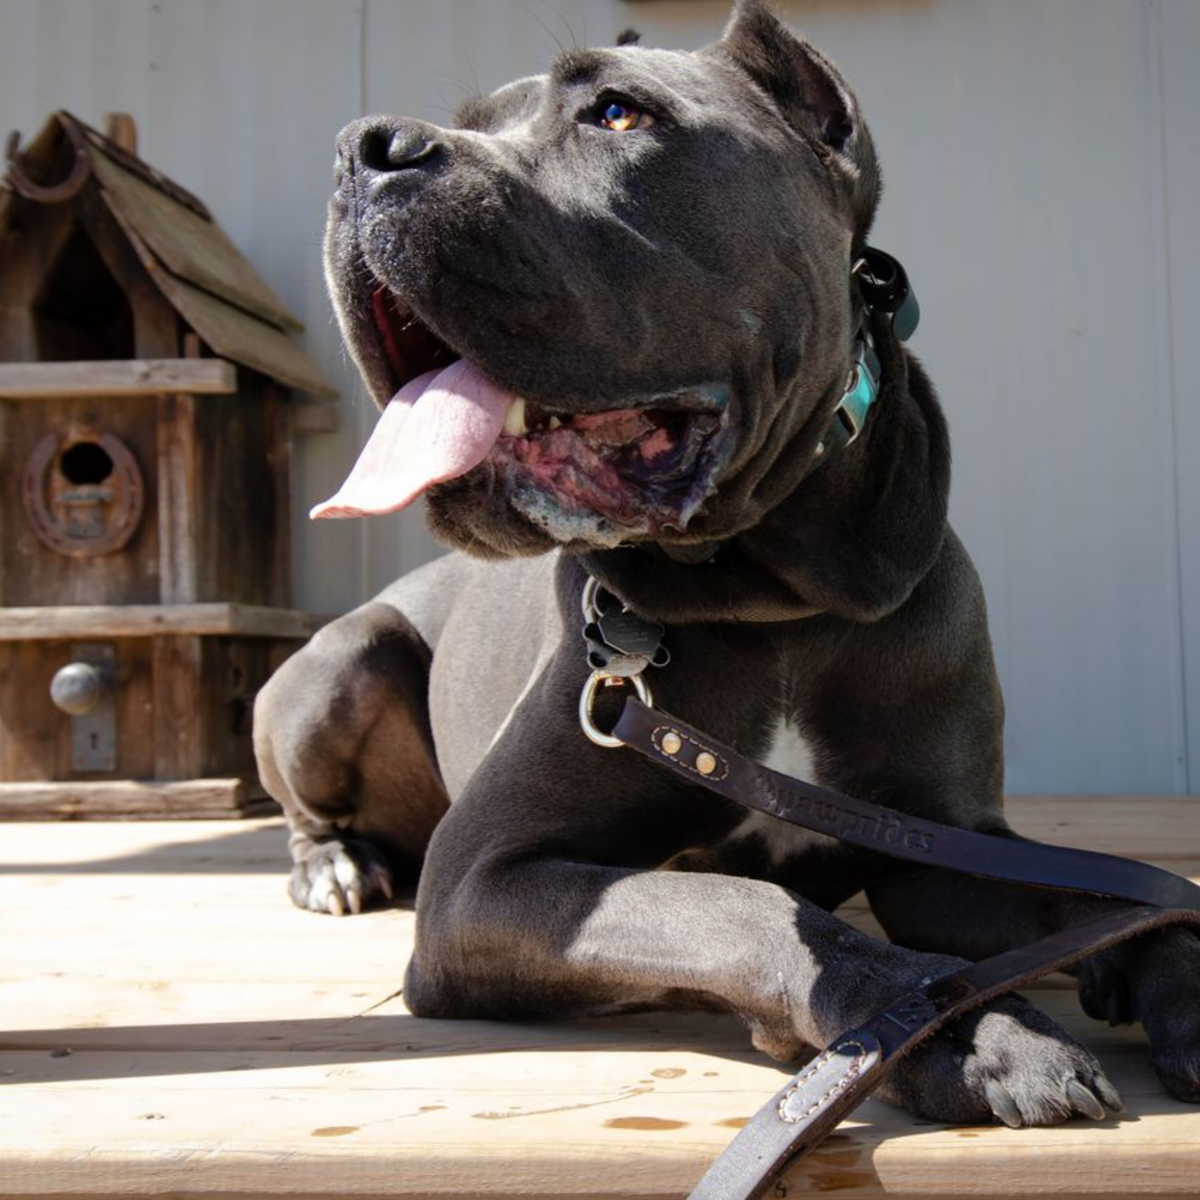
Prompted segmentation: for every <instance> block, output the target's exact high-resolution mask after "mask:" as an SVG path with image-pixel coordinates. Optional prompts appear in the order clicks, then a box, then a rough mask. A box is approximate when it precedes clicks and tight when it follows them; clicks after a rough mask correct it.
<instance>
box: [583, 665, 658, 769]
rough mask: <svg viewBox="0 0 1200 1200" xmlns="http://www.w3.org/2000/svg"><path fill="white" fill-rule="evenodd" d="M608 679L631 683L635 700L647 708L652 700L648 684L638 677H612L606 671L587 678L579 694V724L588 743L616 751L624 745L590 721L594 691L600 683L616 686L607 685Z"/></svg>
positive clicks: (651, 703)
mask: <svg viewBox="0 0 1200 1200" xmlns="http://www.w3.org/2000/svg"><path fill="white" fill-rule="evenodd" d="M610 679H612V680H617V681H618V682H620V683H621V684H630V683H632V684H633V690H634V691H635V692H636V693H637V698H638V699H639V700H640V701H641V702H642V703H643V704H645V705H646V706H647V707H650V706H652V705H653V704H654V700H653V698H652V697H651V695H650V686H649V684H647V683H646V681H645V680H644V679H643V678H642V677H641V676H640V675H612V674H610V673H609V672H608V671H593V672H592V673H591V674H590V675H589V676H588V677H587V682H586V683H585V684H584V685H583V691H582V692H580V694H579V724H580V726H581V727H582V728H583V732H584V734H585V736H586V737H587V739H588V741H590V742H594V743H595V744H596V745H597V746H603V747H604V748H605V749H606V750H618V749H620V748H621V747H622V746H623V745H625V743H624V742H623V741H621V739H620V738H615V737H613V736H612V735H611V734H608V733H603V732H602V731H601V730H599V729H597V728H596V723H595V722H594V721H593V720H592V704H593V703H594V702H595V699H596V689H597V688H598V687H599V686H600V685H601V684H602V683H603V684H605V685H606V686H616V685H615V684H609V683H608V681H609V680H610Z"/></svg>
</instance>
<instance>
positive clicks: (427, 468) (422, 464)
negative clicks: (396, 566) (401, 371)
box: [309, 359, 514, 518]
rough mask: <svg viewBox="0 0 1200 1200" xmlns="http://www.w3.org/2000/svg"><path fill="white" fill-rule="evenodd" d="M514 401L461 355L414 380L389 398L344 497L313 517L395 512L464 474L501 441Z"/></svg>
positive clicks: (330, 501) (339, 496)
mask: <svg viewBox="0 0 1200 1200" xmlns="http://www.w3.org/2000/svg"><path fill="white" fill-rule="evenodd" d="M513 399H514V397H513V394H512V393H511V392H508V391H505V390H504V389H503V388H501V387H497V385H496V384H494V383H493V382H492V381H491V380H490V379H487V378H485V376H484V375H483V374H482V373H481V372H480V371H479V369H478V368H477V367H473V366H472V365H471V364H470V363H469V362H465V361H463V360H461V359H460V360H459V361H458V362H455V363H451V364H450V366H448V367H445V368H443V369H442V370H440V371H428V372H426V374H424V375H419V376H418V377H417V378H416V379H413V380H410V381H409V382H408V383H406V384H405V385H404V386H403V387H402V388H401V389H400V390H399V391H398V392H397V393H396V394H395V396H393V397H392V399H391V400H390V401H388V405H387V407H386V408H385V409H384V410H383V415H382V416H381V417H380V418H379V422H378V424H377V425H376V426H375V431H374V432H373V433H372V434H371V437H370V440H369V441H368V442H367V444H366V446H364V447H363V452H362V453H361V454H360V455H359V456H358V462H356V463H355V464H354V466H353V468H351V471H350V474H349V475H348V476H347V477H346V482H345V483H343V484H342V486H341V488H340V489H339V490H338V492H337V495H335V496H332V497H331V498H330V499H328V500H326V501H325V503H324V504H318V505H317V506H316V507H315V508H314V509H313V510H312V512H311V513H309V516H311V517H314V518H315V517H368V516H375V515H378V514H380V513H390V512H396V511H397V510H398V509H401V508H403V507H404V506H405V505H406V504H411V503H412V501H413V500H415V499H416V498H417V497H418V496H419V495H420V494H421V493H422V492H423V491H424V490H425V489H426V488H427V487H429V486H430V485H431V484H435V483H441V482H442V481H443V480H445V479H455V478H457V477H458V476H459V475H465V474H466V473H467V472H468V471H469V470H470V469H471V468H472V467H475V466H478V465H479V464H480V463H481V462H482V461H483V460H484V459H485V458H486V457H487V453H488V451H489V450H490V449H491V448H492V446H494V445H495V443H496V439H497V438H498V437H499V436H500V430H501V428H502V427H503V425H504V414H505V412H506V411H507V410H508V406H509V403H510V402H511V401H512V400H513Z"/></svg>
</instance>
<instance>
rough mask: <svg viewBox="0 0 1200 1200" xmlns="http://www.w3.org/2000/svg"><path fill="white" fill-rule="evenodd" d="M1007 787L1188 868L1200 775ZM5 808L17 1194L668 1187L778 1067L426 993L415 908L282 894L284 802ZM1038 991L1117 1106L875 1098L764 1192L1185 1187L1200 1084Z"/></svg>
mask: <svg viewBox="0 0 1200 1200" xmlns="http://www.w3.org/2000/svg"><path fill="white" fill-rule="evenodd" d="M1011 811H1012V813H1013V819H1014V823H1015V824H1016V825H1017V826H1018V828H1020V829H1022V830H1023V831H1024V832H1027V833H1029V834H1030V835H1031V836H1034V837H1040V838H1043V839H1045V840H1048V841H1059V842H1066V843H1073V844H1077V845H1087V846H1091V847H1093V848H1097V849H1105V850H1118V851H1121V852H1124V853H1129V854H1135V855H1137V856H1138V857H1144V858H1147V859H1150V860H1152V861H1158V862H1162V863H1165V864H1166V865H1169V866H1171V867H1172V868H1173V869H1175V870H1181V871H1183V872H1185V873H1188V874H1191V875H1192V876H1193V877H1195V876H1196V875H1197V873H1200V800H1147V799H1137V800H1128V801H1119V800H1060V801H1046V800H1037V799H1030V800H1025V801H1021V802H1016V803H1014V804H1013V806H1012V810H1011ZM0 833H2V836H3V839H4V850H3V853H2V854H0V859H2V860H3V865H0V891H2V895H0V906H2V907H0V912H2V914H3V915H2V916H0V1022H2V1023H3V1025H4V1026H5V1027H6V1028H7V1030H8V1031H9V1032H5V1033H0V1193H2V1194H4V1195H38V1196H54V1197H67V1196H71V1197H79V1196H100V1195H121V1196H171V1197H200V1196H208V1197H212V1196H220V1197H222V1198H223V1200H237V1198H239V1197H240V1198H247V1197H250V1196H275V1195H288V1196H290V1197H297V1196H300V1197H315V1196H322V1197H329V1196H350V1197H359V1196H405V1197H418V1196H428V1197H434V1196H436V1197H445V1196H456V1197H488V1198H491V1200H496V1198H501V1197H517V1196H522V1197H547V1198H549V1197H572V1198H579V1197H590V1198H593V1200H598V1198H600V1197H622V1198H630V1197H674V1196H682V1195H684V1194H685V1193H686V1192H687V1190H688V1188H689V1187H690V1186H691V1185H692V1184H693V1183H694V1182H695V1181H696V1179H697V1178H698V1177H699V1176H700V1174H701V1173H702V1171H703V1169H704V1168H705V1166H706V1165H707V1164H708V1163H709V1162H710V1161H711V1159H712V1158H713V1157H714V1156H715V1155H716V1154H717V1153H718V1151H719V1150H720V1149H721V1148H722V1146H723V1145H724V1144H725V1143H726V1142H727V1141H728V1140H729V1139H730V1138H731V1137H732V1136H733V1132H734V1130H735V1129H736V1128H737V1127H738V1126H739V1125H740V1124H741V1123H742V1122H743V1121H744V1120H745V1119H746V1118H747V1117H748V1116H749V1115H750V1113H752V1112H753V1111H754V1110H755V1109H756V1108H757V1107H758V1106H759V1105H760V1104H761V1103H762V1102H763V1101H764V1100H765V1099H766V1098H767V1097H768V1096H769V1095H770V1094H771V1093H772V1092H773V1091H774V1090H775V1088H776V1087H778V1086H779V1084H780V1082H781V1080H782V1079H783V1078H784V1072H783V1071H781V1070H780V1069H779V1068H778V1067H777V1066H775V1065H773V1064H771V1063H769V1062H767V1061H765V1060H764V1059H763V1058H762V1057H761V1056H760V1055H758V1054H756V1053H755V1052H754V1051H753V1050H752V1049H751V1047H750V1046H749V1043H748V1040H747V1038H746V1035H745V1034H744V1032H743V1031H742V1029H741V1027H740V1026H739V1025H738V1024H737V1023H736V1022H733V1021H731V1020H726V1019H723V1018H716V1017H691V1016H678V1015H665V1014H664V1015H654V1014H651V1015H643V1016H637V1017H622V1018H610V1019H605V1020H594V1021H587V1022H576V1023H569V1024H562V1025H550V1024H537V1025H511V1024H509V1025H497V1024H489V1023H486V1022H443V1021H420V1020H415V1019H413V1018H412V1017H410V1016H409V1015H408V1014H407V1013H406V1011H405V1008H404V1004H403V1001H402V999H401V998H400V997H399V995H398V994H397V988H398V987H399V984H400V979H401V972H402V968H403V965H404V959H405V956H406V954H407V951H408V947H409V943H410V937H411V928H412V915H411V913H410V912H408V911H401V910H393V911H388V912H383V913H374V914H369V915H366V916H362V917H356V918H347V919H342V920H338V919H335V918H332V917H318V916H313V915H309V914H306V913H301V912H298V911H296V910H294V909H293V908H292V907H291V905H290V904H289V903H288V901H287V899H286V897H285V894H284V875H285V869H286V852H285V848H284V843H285V836H284V833H283V831H282V827H281V823H280V822H279V821H277V820H266V821H261V820H260V821H243V822H232V821H231V822H225V821H214V822H197V823H191V824H184V823H163V824H143V823H136V824H135V823H130V824H98V823H88V824H17V825H8V826H5V827H4V828H3V830H2V831H0ZM851 907H852V908H853V906H851ZM854 919H855V920H856V922H858V923H863V922H866V921H867V920H869V918H867V916H866V914H865V913H863V912H862V911H861V906H859V909H858V911H857V912H855V913H854ZM1038 999H1039V1001H1040V1002H1042V1003H1044V1005H1045V1006H1046V1007H1047V1008H1048V1009H1049V1010H1050V1011H1051V1012H1053V1013H1054V1014H1055V1015H1056V1016H1059V1017H1060V1018H1062V1019H1063V1020H1064V1021H1065V1023H1066V1024H1067V1025H1068V1026H1069V1027H1071V1028H1072V1029H1074V1030H1075V1031H1077V1032H1079V1033H1080V1034H1081V1035H1082V1036H1084V1037H1085V1038H1086V1039H1087V1041H1088V1042H1089V1044H1091V1045H1092V1046H1093V1047H1094V1048H1095V1049H1096V1050H1097V1051H1098V1053H1099V1054H1100V1056H1101V1058H1102V1059H1103V1061H1104V1062H1105V1065H1106V1067H1107V1068H1108V1070H1109V1073H1110V1075H1111V1077H1112V1079H1113V1080H1114V1082H1116V1084H1117V1086H1118V1087H1119V1088H1120V1089H1121V1091H1122V1093H1123V1095H1124V1097H1125V1099H1126V1101H1127V1103H1128V1104H1129V1112H1128V1113H1127V1114H1126V1116H1125V1117H1124V1119H1122V1120H1119V1121H1117V1120H1110V1121H1106V1122H1103V1123H1099V1124H1093V1123H1090V1122H1083V1121H1080V1122H1072V1123H1070V1124H1067V1125H1064V1126H1060V1127H1058V1128H1054V1129H1034V1130H1020V1131H1014V1130H1010V1129H1006V1128H992V1127H988V1128H970V1129H967V1128H946V1127H942V1126H938V1125H932V1124H927V1123H923V1122H918V1121H915V1120H913V1119H912V1118H910V1117H908V1116H906V1115H905V1114H903V1113H900V1112H897V1111H895V1110H893V1109H890V1108H888V1107H887V1106H885V1105H883V1104H881V1103H877V1102H874V1101H871V1102H868V1104H867V1105H866V1106H865V1107H864V1108H862V1109H860V1110H859V1119H858V1120H857V1121H855V1122H853V1123H851V1124H848V1125H846V1126H844V1127H843V1129H842V1130H840V1131H839V1132H838V1133H837V1134H836V1135H835V1136H834V1137H833V1138H831V1139H830V1140H829V1141H828V1142H827V1143H826V1144H825V1145H824V1146H823V1147H822V1148H821V1149H820V1150H819V1151H818V1152H817V1153H816V1154H815V1155H814V1156H813V1157H812V1159H811V1160H810V1161H809V1162H808V1163H806V1164H805V1165H803V1166H802V1167H801V1168H799V1169H798V1170H796V1171H794V1172H793V1173H792V1175H791V1176H790V1177H789V1179H788V1181H787V1183H786V1185H785V1186H783V1187H782V1188H781V1189H780V1190H777V1192H776V1193H775V1194H776V1195H778V1196H786V1195H792V1196H795V1195H798V1194H802V1193H806V1192H820V1193H825V1192H835V1193H837V1194H838V1195H839V1196H841V1197H860V1196H881V1195H885V1194H886V1195H889V1196H897V1195H900V1196H965V1195H988V1196H1027V1195H1049V1194H1052V1195H1055V1196H1058V1197H1060V1198H1061V1197H1064V1196H1077V1197H1082V1196H1089V1197H1095V1196H1114V1197H1115V1196H1129V1195H1131V1194H1134V1193H1137V1194H1139V1195H1143V1194H1149V1195H1185V1194H1186V1195H1194V1194H1197V1193H1198V1192H1200V1108H1195V1107H1189V1106H1186V1105H1183V1104H1178V1103H1176V1102H1174V1101H1172V1100H1170V1099H1168V1098H1167V1097H1166V1095H1165V1094H1163V1093H1162V1092H1161V1090H1160V1089H1159V1087H1158V1085H1157V1082H1156V1080H1155V1079H1154V1077H1153V1074H1152V1072H1151V1071H1150V1069H1149V1067H1148V1066H1147V1064H1146V1062H1145V1059H1144V1055H1143V1051H1142V1047H1141V1038H1140V1035H1139V1034H1138V1033H1137V1032H1134V1031H1132V1030H1111V1029H1108V1028H1107V1027H1104V1026H1100V1025H1096V1024H1093V1023H1091V1022H1089V1021H1087V1020H1086V1019H1085V1018H1083V1017H1081V1016H1080V1015H1079V1014H1078V1010H1077V1007H1076V1005H1075V1001H1074V996H1073V993H1072V992H1071V991H1070V990H1069V989H1068V987H1067V986H1066V981H1064V980H1061V979H1059V980H1051V981H1050V982H1049V983H1048V984H1047V985H1046V986H1044V987H1043V988H1041V989H1040V990H1039V994H1038Z"/></svg>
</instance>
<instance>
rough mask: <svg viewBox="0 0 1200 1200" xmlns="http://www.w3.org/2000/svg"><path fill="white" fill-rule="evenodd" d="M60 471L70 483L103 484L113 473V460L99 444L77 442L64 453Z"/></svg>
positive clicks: (60, 462)
mask: <svg viewBox="0 0 1200 1200" xmlns="http://www.w3.org/2000/svg"><path fill="white" fill-rule="evenodd" d="M58 469H59V470H60V471H61V472H62V473H63V477H64V478H65V479H66V480H67V482H68V483H74V484H87V483H93V484H95V483H103V482H104V481H105V480H106V479H107V478H108V477H109V476H110V475H111V474H112V473H113V460H112V456H111V455H110V454H109V453H108V451H107V450H105V449H104V447H103V446H101V445H100V443H99V442H76V443H75V445H73V446H71V447H69V448H68V449H66V450H64V451H63V452H62V456H61V458H60V459H59V463H58Z"/></svg>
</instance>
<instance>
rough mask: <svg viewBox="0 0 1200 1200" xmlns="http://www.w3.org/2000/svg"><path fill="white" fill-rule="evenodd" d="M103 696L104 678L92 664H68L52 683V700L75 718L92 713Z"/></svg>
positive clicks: (56, 674)
mask: <svg viewBox="0 0 1200 1200" xmlns="http://www.w3.org/2000/svg"><path fill="white" fill-rule="evenodd" d="M103 695H104V676H103V675H101V673H100V672H99V671H98V670H97V669H96V668H95V667H93V666H92V665H91V664H90V663H82V662H73V663H67V665H66V666H65V667H63V668H61V669H60V670H59V671H57V672H55V675H54V678H53V679H52V680H51V681H50V699H51V700H53V701H54V703H55V704H56V705H58V707H59V708H61V709H62V710H63V712H65V713H70V714H71V716H73V717H81V716H83V714H84V713H89V712H91V711H92V709H93V708H95V707H96V705H97V704H99V703H100V699H101V697H102V696H103Z"/></svg>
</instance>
